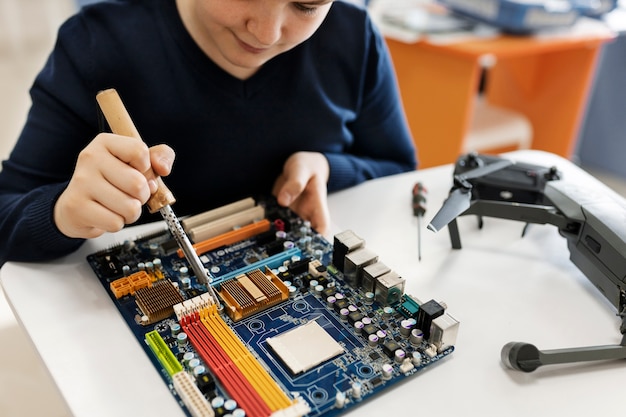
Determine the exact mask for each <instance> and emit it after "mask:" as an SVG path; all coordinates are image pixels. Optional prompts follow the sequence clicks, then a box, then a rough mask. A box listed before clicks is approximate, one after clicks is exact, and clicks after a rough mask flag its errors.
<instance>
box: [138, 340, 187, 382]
mask: <svg viewBox="0 0 626 417" xmlns="http://www.w3.org/2000/svg"><path fill="white" fill-rule="evenodd" d="M146 343H148V346H150V349H151V350H152V352H153V353H154V355H155V356H156V358H157V359H158V360H159V362H160V363H161V365H163V368H164V369H165V370H166V371H167V373H168V374H169V375H170V376H172V375H174V374H175V373H178V372H180V371H182V370H183V366H182V365H181V364H180V362H178V359H176V356H174V354H173V353H172V351H171V350H170V348H169V347H167V345H166V344H165V341H164V340H163V338H162V337H161V335H160V334H159V333H158V332H157V331H156V330H153V331H151V332H149V333H146Z"/></svg>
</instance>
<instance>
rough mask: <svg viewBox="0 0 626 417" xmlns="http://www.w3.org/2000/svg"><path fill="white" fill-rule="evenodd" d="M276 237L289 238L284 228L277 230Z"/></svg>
mask: <svg viewBox="0 0 626 417" xmlns="http://www.w3.org/2000/svg"><path fill="white" fill-rule="evenodd" d="M276 239H287V232H285V231H284V230H278V231H277V232H276Z"/></svg>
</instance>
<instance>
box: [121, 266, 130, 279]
mask: <svg viewBox="0 0 626 417" xmlns="http://www.w3.org/2000/svg"><path fill="white" fill-rule="evenodd" d="M122 273H123V274H124V276H125V277H127V276H129V275H130V266H128V265H124V266H122Z"/></svg>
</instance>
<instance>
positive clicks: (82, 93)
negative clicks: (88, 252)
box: [0, 0, 416, 265]
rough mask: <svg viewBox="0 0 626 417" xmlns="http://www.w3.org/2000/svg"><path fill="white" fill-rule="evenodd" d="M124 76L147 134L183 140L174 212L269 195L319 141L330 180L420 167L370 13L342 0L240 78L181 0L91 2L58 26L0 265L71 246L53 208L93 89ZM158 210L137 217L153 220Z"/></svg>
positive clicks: (6, 186)
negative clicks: (309, 31) (206, 46)
mask: <svg viewBox="0 0 626 417" xmlns="http://www.w3.org/2000/svg"><path fill="white" fill-rule="evenodd" d="M107 88H115V89H117V90H118V92H119V94H120V96H121V97H122V101H124V103H125V104H126V107H127V108H128V111H129V113H130V114H131V117H132V118H133V120H134V122H135V125H136V126H137V129H138V130H139V132H140V134H141V136H142V138H143V140H144V141H145V142H147V143H148V144H149V145H153V144H157V143H167V144H168V145H170V146H171V147H172V148H173V149H174V150H175V152H176V162H175V164H174V167H173V171H172V174H171V175H170V176H169V177H167V178H166V179H165V183H166V184H167V185H168V187H169V188H170V189H171V190H172V192H173V193H174V195H175V197H176V199H177V203H176V207H175V210H176V213H177V214H178V215H181V216H182V215H186V214H194V213H199V212H201V211H203V210H207V209H210V208H213V207H217V206H220V205H223V204H226V203H230V202H232V201H235V200H237V199H240V198H243V197H248V196H253V197H255V196H263V195H269V194H270V192H271V187H272V184H273V183H274V180H275V179H276V178H277V177H278V175H279V174H280V172H281V170H282V167H283V163H284V161H285V160H286V158H287V157H288V156H289V155H291V154H292V153H294V152H296V151H302V150H304V151H317V152H322V153H323V154H324V155H325V156H326V157H327V159H328V161H329V163H330V179H329V181H328V190H329V192H332V191H334V190H339V189H342V188H345V187H349V186H353V185H356V184H358V183H360V182H362V181H365V180H368V179H371V178H375V177H380V176H384V175H390V174H395V173H399V172H403V171H407V170H412V169H414V168H415V167H416V161H415V152H414V148H413V142H412V140H411V137H410V134H409V132H408V129H407V125H406V121H405V118H404V115H403V112H402V109H401V105H400V100H399V96H398V91H397V86H396V83H395V78H394V74H393V69H392V66H391V63H390V59H389V56H388V52H387V50H386V48H385V45H384V41H383V39H382V38H381V36H380V34H379V33H378V32H377V31H376V29H375V28H374V27H373V26H372V23H371V21H370V20H369V18H368V16H367V14H366V12H365V11H364V10H362V9H360V8H358V7H355V6H352V5H349V4H346V3H343V2H335V3H334V4H333V5H332V7H331V10H330V12H329V15H328V16H327V18H326V20H325V21H324V23H323V24H322V26H321V27H320V28H319V30H318V31H317V32H316V33H315V34H314V35H313V36H312V37H311V38H310V39H309V40H307V41H306V42H304V43H303V44H301V45H299V46H297V47H296V48H294V49H292V50H291V51H289V52H286V53H284V54H282V55H279V56H277V57H275V58H274V59H272V60H271V61H269V62H267V63H266V64H265V65H264V66H263V67H262V68H261V69H260V70H259V71H258V72H257V73H256V74H255V75H253V76H252V77H251V78H249V79H247V80H245V81H242V80H239V79H236V78H234V77H232V76H231V75H229V74H228V73H226V72H224V71H223V70H221V69H220V68H219V67H218V66H216V65H215V64H214V63H213V62H212V61H211V60H210V59H209V58H208V57H207V56H206V55H205V54H204V53H203V52H202V51H201V50H200V48H199V47H198V46H197V45H196V44H195V43H194V41H193V40H192V38H191V36H190V35H189V34H188V32H187V31H186V30H185V28H184V26H183V23H182V21H181V19H180V16H179V14H178V12H177V9H176V5H175V1H174V0H126V1H117V2H105V3H98V4H95V5H93V6H88V7H86V8H84V9H83V10H82V11H81V12H79V13H78V14H77V15H76V16H74V17H72V18H70V19H69V20H68V21H67V22H65V23H64V24H63V26H62V27H61V28H60V30H59V34H58V39H57V42H56V45H55V47H54V50H53V51H52V53H51V55H50V57H49V59H48V61H47V63H46V64H45V67H44V68H43V69H42V71H41V72H40V73H39V74H38V76H37V78H36V80H35V82H34V84H33V86H32V88H31V91H30V93H31V98H32V107H31V109H30V112H29V114H28V118H27V122H26V124H25V126H24V129H23V131H22V133H21V135H20V137H19V140H18V142H17V144H16V146H15V148H14V150H13V152H12V153H11V156H10V158H9V159H8V160H7V161H4V162H3V167H2V171H0V265H1V264H2V263H4V262H6V261H8V260H14V261H38V260H47V259H52V258H56V257H59V256H63V255H65V254H68V253H70V252H72V251H74V250H75V249H77V248H78V247H79V245H80V244H81V243H82V240H81V239H70V238H67V237H65V236H63V235H62V234H61V233H60V232H59V231H58V229H57V228H56V227H55V225H54V222H53V207H54V204H55V201H56V199H57V197H58V196H59V194H60V193H61V192H62V191H63V189H64V188H65V187H66V185H67V183H68V181H69V179H70V177H71V175H72V172H73V169H74V166H75V162H76V158H77V155H78V153H79V152H80V151H81V150H82V149H83V148H84V147H85V146H86V145H87V144H88V143H89V142H90V141H91V140H92V139H93V138H94V137H95V136H96V134H97V133H98V132H99V131H101V130H102V129H101V126H100V125H99V115H98V107H97V103H96V101H95V96H96V94H97V92H98V91H100V90H103V89H107ZM156 219H157V218H156V217H153V216H152V217H151V216H149V215H148V214H146V215H144V216H143V217H142V219H141V220H140V221H148V220H156Z"/></svg>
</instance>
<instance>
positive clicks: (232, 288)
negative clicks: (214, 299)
mask: <svg viewBox="0 0 626 417" xmlns="http://www.w3.org/2000/svg"><path fill="white" fill-rule="evenodd" d="M219 295H220V297H221V298H222V300H224V304H225V305H226V306H225V307H226V313H227V314H228V317H230V318H231V320H233V321H239V320H241V319H244V318H246V317H250V316H251V315H252V314H255V313H258V312H260V311H263V310H265V309H267V308H269V307H272V306H274V305H276V304H278V303H280V302H282V301H284V300H286V299H288V298H289V289H288V288H287V287H286V286H285V284H283V282H282V281H281V280H280V278H278V277H277V276H276V275H275V274H274V273H273V272H272V271H271V270H270V269H269V268H266V269H265V273H263V272H262V271H261V270H260V269H255V270H252V271H249V272H246V273H245V274H241V275H238V276H236V277H235V278H233V279H231V280H228V281H226V282H223V283H222V286H221V290H220V291H219Z"/></svg>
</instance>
